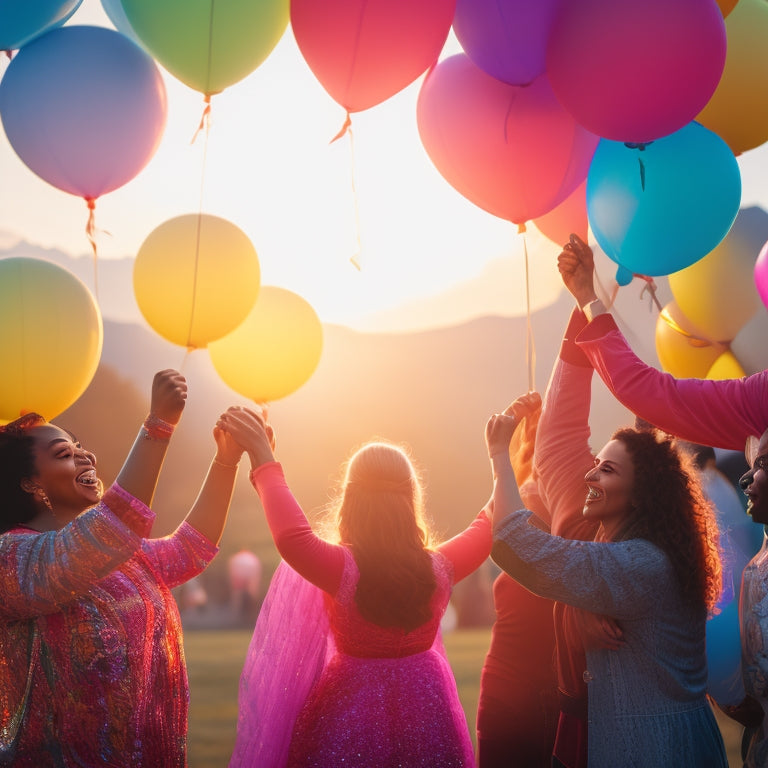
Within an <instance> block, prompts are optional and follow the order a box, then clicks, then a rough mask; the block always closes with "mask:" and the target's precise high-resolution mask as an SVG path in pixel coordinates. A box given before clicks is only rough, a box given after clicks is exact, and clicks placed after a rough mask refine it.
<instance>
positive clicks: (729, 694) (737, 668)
mask: <svg viewBox="0 0 768 768" xmlns="http://www.w3.org/2000/svg"><path fill="white" fill-rule="evenodd" d="M706 637H707V675H708V676H707V691H708V693H709V694H710V695H711V696H712V697H713V698H714V699H715V701H716V702H717V703H718V704H721V705H723V706H728V705H733V704H738V703H739V702H741V701H742V699H743V698H744V695H745V692H744V683H743V682H742V677H741V633H740V631H739V606H738V601H737V600H735V599H732V600H731V601H730V602H729V603H728V604H727V605H725V606H723V607H722V608H721V609H720V613H718V614H715V615H714V616H712V617H711V618H710V619H709V620H708V621H707V629H706Z"/></svg>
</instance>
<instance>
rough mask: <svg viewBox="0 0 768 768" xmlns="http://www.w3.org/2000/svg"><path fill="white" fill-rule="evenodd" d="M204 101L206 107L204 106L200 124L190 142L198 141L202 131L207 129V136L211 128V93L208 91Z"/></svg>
mask: <svg viewBox="0 0 768 768" xmlns="http://www.w3.org/2000/svg"><path fill="white" fill-rule="evenodd" d="M203 101H204V102H205V107H204V108H203V114H202V115H201V116H200V125H198V126H197V128H196V129H195V135H194V136H193V137H192V141H190V142H189V143H190V144H194V143H195V141H197V137H198V135H199V134H200V131H205V136H206V138H207V137H208V132H209V131H210V129H211V94H210V93H206V94H205V97H204V98H203Z"/></svg>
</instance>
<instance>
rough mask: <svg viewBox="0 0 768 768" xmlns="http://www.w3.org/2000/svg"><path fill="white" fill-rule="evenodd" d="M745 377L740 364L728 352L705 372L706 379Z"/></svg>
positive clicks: (731, 353)
mask: <svg viewBox="0 0 768 768" xmlns="http://www.w3.org/2000/svg"><path fill="white" fill-rule="evenodd" d="M745 375H746V374H745V373H744V369H743V368H742V367H741V363H740V362H739V361H738V360H737V359H736V356H735V355H734V354H733V352H731V351H730V350H728V351H727V352H723V354H722V355H720V357H718V358H717V360H715V362H714V364H713V365H712V367H711V368H710V369H709V371H708V372H707V378H708V379H740V378H742V377H743V376H745Z"/></svg>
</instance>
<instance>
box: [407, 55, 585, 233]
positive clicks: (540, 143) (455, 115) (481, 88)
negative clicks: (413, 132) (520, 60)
mask: <svg viewBox="0 0 768 768" xmlns="http://www.w3.org/2000/svg"><path fill="white" fill-rule="evenodd" d="M416 118H417V123H418V128H419V136H420V137H421V142H422V144H423V145H424V148H425V149H426V150H427V153H428V154H429V157H430V159H431V160H432V162H433V163H434V165H435V167H436V168H437V170H438V171H440V173H441V174H442V176H443V177H444V178H445V179H446V181H448V183H449V184H451V186H453V187H454V188H455V189H457V190H458V191H459V192H460V193H461V194H462V195H464V197H466V198H467V199H468V200H470V201H472V202H473V203H474V204H475V205H477V206H479V207H480V208H482V209H483V210H485V211H488V212H489V213H492V214H494V215H495V216H498V217H500V218H502V219H507V220H508V221H512V222H515V223H516V224H522V223H524V222H526V221H529V220H530V219H535V218H536V217H537V216H542V215H543V214H545V213H547V212H549V211H551V210H552V209H553V208H554V207H555V206H556V205H558V203H560V202H562V201H563V200H565V198H566V197H568V195H570V194H571V192H573V191H574V189H576V187H577V186H578V185H579V184H580V183H581V182H582V181H583V180H584V178H585V176H586V173H587V170H588V168H589V163H590V159H591V158H592V154H593V152H594V150H595V146H596V145H597V137H596V136H594V135H593V134H591V133H588V132H587V131H585V130H584V129H583V128H582V127H581V126H580V125H578V123H576V121H575V120H574V119H573V118H572V117H571V115H570V114H569V113H568V112H566V110H565V109H563V107H562V106H561V105H560V104H559V102H558V101H557V99H556V98H555V95H554V93H552V89H551V88H550V86H549V82H548V80H547V78H546V76H545V75H542V76H540V77H538V78H536V80H534V81H533V83H531V84H530V85H527V86H525V87H523V86H516V85H508V84H507V83H502V82H501V81H499V80H496V78H493V77H491V76H490V75H487V74H486V73H485V72H483V71H482V70H481V69H479V68H478V67H476V66H475V65H474V64H473V63H472V62H471V61H470V59H469V57H468V56H466V54H457V55H455V56H450V57H449V58H447V59H444V60H443V61H441V62H440V63H439V64H437V65H436V66H435V67H434V68H433V69H432V70H431V71H430V73H429V74H428V75H427V77H426V78H425V79H424V83H423V84H422V86H421V91H420V93H419V98H418V102H417V105H416Z"/></svg>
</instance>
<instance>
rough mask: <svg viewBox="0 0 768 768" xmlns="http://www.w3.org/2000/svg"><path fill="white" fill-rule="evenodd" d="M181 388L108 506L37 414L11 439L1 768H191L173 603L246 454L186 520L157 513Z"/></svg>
mask: <svg viewBox="0 0 768 768" xmlns="http://www.w3.org/2000/svg"><path fill="white" fill-rule="evenodd" d="M186 391H187V388H186V382H185V380H184V378H183V376H181V374H179V373H177V372H176V371H170V370H168V371H161V372H160V373H158V374H157V375H156V376H155V379H154V382H153V386H152V399H151V408H150V415H149V416H148V417H147V420H146V421H145V422H144V426H143V427H142V429H141V431H140V432H139V435H138V437H137V438H136V441H135V443H134V445H133V448H132V449H131V452H130V454H129V456H128V458H127V459H126V462H125V464H124V465H123V468H122V469H121V471H120V474H119V475H118V478H117V481H116V482H115V483H114V485H112V487H111V488H109V489H108V490H107V491H106V492H104V493H103V494H102V489H101V482H100V480H99V478H98V475H97V467H96V457H95V456H94V455H93V454H92V453H91V452H90V451H88V450H86V449H85V448H83V447H82V446H81V445H80V443H79V442H78V441H77V440H76V439H75V438H74V437H73V436H72V435H71V434H70V433H69V432H66V431H65V430H63V429H61V428H59V427H57V426H55V425H53V424H50V423H48V422H46V421H45V420H44V419H43V418H42V417H40V416H38V415H37V414H27V415H26V416H23V417H21V418H20V419H17V420H16V421H14V422H11V423H10V424H7V425H6V426H4V427H0V498H2V504H0V590H1V591H2V595H3V597H2V601H0V765H2V766H14V768H49V767H55V768H74V767H75V766H78V767H81V766H97V765H100V766H112V767H113V768H122V767H123V766H125V768H128V766H163V767H164V768H182V766H185V765H186V746H185V745H186V734H187V701H188V686H187V675H186V669H185V665H184V652H183V648H182V643H181V624H180V621H179V614H178V611H177V609H176V604H175V602H174V599H173V596H172V595H171V591H170V590H171V588H172V587H174V586H177V585H179V584H181V583H183V582H185V581H187V580H188V579H190V578H191V577H192V576H194V575H196V574H198V573H200V572H201V571H202V570H203V569H204V568H205V567H206V565H207V564H208V563H209V562H210V560H211V559H212V558H213V556H214V555H215V553H216V546H217V544H218V541H219V538H220V537H221V532H222V529H223V526H224V522H225V520H226V515H227V510H228V508H229V502H230V498H231V494H232V487H233V483H234V479H235V474H236V466H237V462H238V460H239V459H240V456H241V453H242V451H240V450H239V449H238V448H237V446H236V445H235V444H234V443H233V442H232V441H231V440H230V439H229V438H228V437H227V436H226V435H225V434H224V433H222V432H221V431H220V430H215V431H214V437H215V440H216V444H217V452H216V458H215V459H214V461H213V463H212V464H211V468H210V470H209V473H208V476H207V478H206V480H205V484H204V485H203V488H202V490H201V492H200V495H199V496H198V498H197V500H196V501H195V503H194V505H193V507H192V509H191V510H190V512H189V514H188V515H187V518H186V520H185V521H184V522H182V523H181V525H180V526H179V527H178V528H177V529H176V531H175V532H174V533H173V534H171V535H170V536H167V537H165V538H162V539H150V538H148V537H149V534H150V529H151V527H152V522H153V519H154V514H153V513H152V511H151V510H150V508H149V504H151V501H152V497H153V495H154V491H155V487H156V483H157V478H158V473H159V471H160V468H161V466H162V463H163V460H164V457H165V454H166V450H167V448H168V442H169V440H170V437H171V433H172V432H173V429H174V426H175V425H176V423H177V422H178V421H179V419H180V418H181V413H182V410H183V408H184V402H185V400H186Z"/></svg>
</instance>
